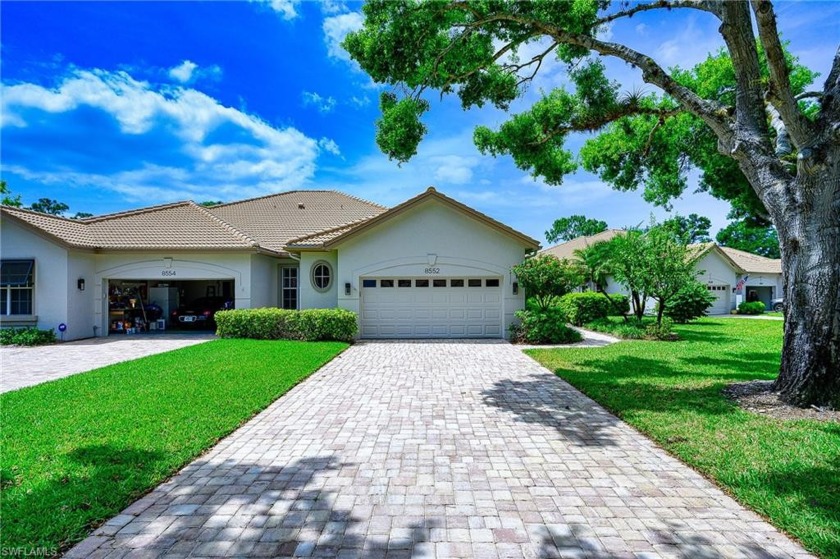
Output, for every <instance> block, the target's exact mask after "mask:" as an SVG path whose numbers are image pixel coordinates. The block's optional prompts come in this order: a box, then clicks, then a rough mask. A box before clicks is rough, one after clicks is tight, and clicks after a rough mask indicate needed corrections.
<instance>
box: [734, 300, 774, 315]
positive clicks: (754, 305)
mask: <svg viewBox="0 0 840 559" xmlns="http://www.w3.org/2000/svg"><path fill="white" fill-rule="evenodd" d="M766 310H767V307H765V306H764V303H762V302H761V301H752V302H746V301H744V302H743V303H741V304H740V305H738V314H764V311H766Z"/></svg>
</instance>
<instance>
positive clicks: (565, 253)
mask: <svg viewBox="0 0 840 559" xmlns="http://www.w3.org/2000/svg"><path fill="white" fill-rule="evenodd" d="M620 233H624V231H623V230H622V229H607V230H606V231H601V232H600V233H596V234H595V235H589V236H588V237H577V238H575V239H572V240H570V241H566V242H565V243H560V244H559V245H554V246H553V247H548V248H547V249H544V250H541V251H540V254H551V255H552V256H556V257H557V258H559V259H560V260H563V259H564V258H565V259H566V260H570V259H573V258H577V257H576V256H575V251H576V250H581V249H584V248H587V247H590V246H592V245H594V244H595V243H600V242H604V241H609V240H610V239H612V238H613V237H615V236H616V235H619V234H620Z"/></svg>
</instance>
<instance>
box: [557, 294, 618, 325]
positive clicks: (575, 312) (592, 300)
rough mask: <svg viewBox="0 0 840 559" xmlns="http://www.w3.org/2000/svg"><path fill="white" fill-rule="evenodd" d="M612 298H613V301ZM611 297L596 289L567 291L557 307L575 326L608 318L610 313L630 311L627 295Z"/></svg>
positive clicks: (616, 313)
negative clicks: (578, 291) (579, 291)
mask: <svg viewBox="0 0 840 559" xmlns="http://www.w3.org/2000/svg"><path fill="white" fill-rule="evenodd" d="M610 299H612V303H611V302H610ZM610 299H607V297H606V296H605V295H604V294H603V293H596V292H595V291H584V292H582V293H567V294H565V295H563V296H562V297H560V299H559V300H558V302H557V308H558V309H560V310H561V311H562V312H563V314H565V315H566V317H567V318H568V320H569V322H571V323H572V324H574V325H575V326H583V325H584V324H586V323H587V322H592V321H593V320H598V319H599V318H606V317H608V316H610V315H618V314H627V313H628V312H630V303H629V301H628V299H627V297H626V296H625V295H620V294H615V295H610Z"/></svg>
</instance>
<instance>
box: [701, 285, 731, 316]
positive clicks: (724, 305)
mask: <svg viewBox="0 0 840 559" xmlns="http://www.w3.org/2000/svg"><path fill="white" fill-rule="evenodd" d="M706 289H708V290H709V292H711V294H712V295H714V296H715V301H714V303H712V306H711V307H709V310H708V311H706V312H707V313H708V314H729V311H730V310H731V308H732V307H730V306H729V286H728V285H707V286H706Z"/></svg>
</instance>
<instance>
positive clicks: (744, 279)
mask: <svg viewBox="0 0 840 559" xmlns="http://www.w3.org/2000/svg"><path fill="white" fill-rule="evenodd" d="M748 279H750V276H744V277H742V278H741V279H739V280H738V283H736V284H735V291H741V290H742V289H744V285H746V283H747V280H748Z"/></svg>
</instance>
